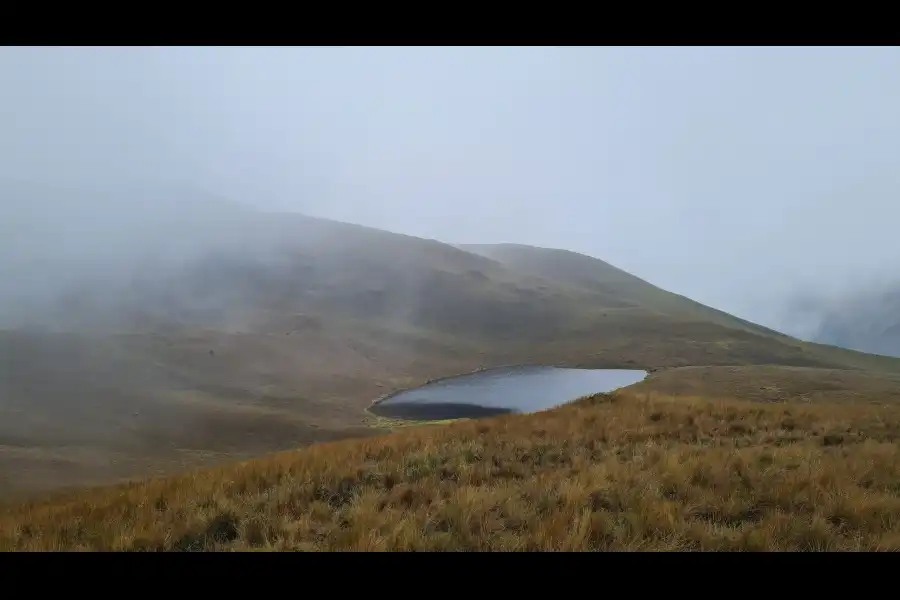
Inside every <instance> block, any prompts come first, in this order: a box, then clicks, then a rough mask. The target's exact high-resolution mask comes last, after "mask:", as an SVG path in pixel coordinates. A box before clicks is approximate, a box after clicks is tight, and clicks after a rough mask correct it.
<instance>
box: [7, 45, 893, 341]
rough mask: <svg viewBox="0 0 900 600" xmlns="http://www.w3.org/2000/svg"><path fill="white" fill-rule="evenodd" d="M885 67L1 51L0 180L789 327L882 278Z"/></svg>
mask: <svg viewBox="0 0 900 600" xmlns="http://www.w3.org/2000/svg"><path fill="white" fill-rule="evenodd" d="M898 67H900V49H897V48H852V47H829V48H801V47H785V48H770V47H750V48H739V47H721V48H715V47H696V48H692V47H677V48H662V47H653V48H643V47H628V48H609V47H583V48H568V47H566V48H557V47H524V48H504V47H490V48H472V47H450V48H441V47H425V48H404V47H398V48H392V47H376V48H364V47H340V48H277V47H263V48H250V47H223V48H203V47H185V48H141V47H123V48H112V47H105V48H41V47H29V48H11V47H7V48H4V49H3V50H2V52H0V76H2V77H3V80H4V83H5V87H4V94H3V95H2V96H0V125H2V130H3V132H4V135H3V136H2V137H0V157H2V160H0V184H2V185H4V186H11V185H17V183H16V182H19V183H18V184H21V182H26V185H27V182H28V181H38V182H42V184H46V185H53V183H52V182H53V181H61V182H65V181H67V180H68V181H81V182H86V183H90V184H93V185H97V186H99V187H101V188H109V189H117V188H122V187H127V186H131V187H132V188H135V187H141V186H143V185H151V186H152V185H159V186H167V187H172V188H175V189H181V188H185V189H193V190H201V191H203V192H205V193H209V194H211V195H213V196H216V197H222V198H226V199H229V200H233V201H237V202H240V203H244V204H247V205H250V206H253V207H255V208H258V209H261V210H289V211H297V212H302V213H305V214H309V215H312V216H320V217H326V218H331V219H337V220H343V221H348V222H352V223H358V224H362V225H368V226H372V227H378V228H382V229H388V230H391V231H396V232H398V233H405V234H411V235H416V236H421V237H426V238H434V239H438V240H441V241H445V242H449V243H502V242H508V243H521V244H530V245H536V246H545V247H556V248H565V249H568V250H572V251H575V252H580V253H584V254H588V255H591V256H594V257H597V258H600V259H602V260H605V261H608V262H610V263H612V264H614V265H616V266H618V267H620V268H622V269H625V270H627V271H629V272H631V273H633V274H635V275H637V276H639V277H642V278H644V279H647V280H648V281H650V282H652V283H654V284H656V285H659V286H661V287H663V288H666V289H668V290H670V291H673V292H676V293H679V294H684V295H686V296H689V297H691V298H693V299H695V300H697V301H700V302H703V303H706V304H709V305H712V306H715V307H716V308H720V309H722V310H726V311H728V312H731V313H734V314H736V315H738V316H741V317H744V318H748V319H751V320H754V321H757V322H759V323H761V324H764V325H768V326H773V327H776V328H780V329H782V330H785V331H787V332H788V333H793V334H800V335H802V334H803V332H802V331H801V330H802V329H803V328H804V327H806V326H805V325H803V324H802V323H800V320H801V316H802V314H801V313H803V312H804V310H803V309H802V306H801V305H798V304H797V302H796V298H797V297H798V296H799V297H800V298H801V299H802V298H803V297H809V298H813V299H815V298H817V297H820V296H823V295H828V294H833V293H840V292H842V291H845V290H846V289H849V288H850V287H852V286H854V285H856V284H857V283H858V282H860V281H869V280H872V281H877V280H878V279H879V278H885V277H893V273H894V272H895V271H896V269H897V267H898V266H900V241H894V240H895V239H896V237H895V236H894V235H893V233H894V222H895V220H896V216H898V215H897V210H898V209H896V208H892V207H893V206H894V203H892V200H893V197H894V196H896V195H897V193H898V192H900V173H898V172H897V170H896V167H895V165H896V164H897V161H898V159H900V113H898V112H897V110H896V107H897V106H900V68H898ZM7 189H8V188H7ZM11 196H12V195H10V196H4V197H3V200H2V201H3V205H2V209H3V212H4V214H5V215H8V216H11V217H12V218H9V219H8V223H12V222H15V220H16V218H17V217H18V216H20V215H23V214H26V213H27V211H26V210H25V209H26V208H27V205H28V201H23V200H22V199H21V197H20V196H16V197H11ZM109 201H111V202H116V199H112V200H109ZM133 206H135V205H129V206H127V207H120V208H122V211H121V212H122V214H130V215H131V219H132V220H133V221H134V223H136V225H135V227H138V228H139V227H140V223H141V219H142V218H143V217H142V216H141V215H142V213H141V212H140V211H137V210H134V211H132V208H133ZM101 212H102V211H101V208H100V205H99V204H98V205H97V209H96V210H94V211H90V212H89V213H88V214H85V213H66V217H65V220H63V219H62V217H61V218H60V231H64V230H65V231H77V232H80V233H81V236H80V239H85V238H86V237H87V233H86V232H89V231H100V230H102V228H103V217H102V215H101ZM82 219H83V220H82ZM92 228H93V229H92ZM76 237H77V236H76ZM95 239H97V240H101V239H105V238H102V236H98V237H96V238H95ZM53 241H55V243H56V245H55V246H51V247H48V248H45V250H46V251H47V252H58V253H59V254H67V253H69V252H70V251H71V250H72V249H73V248H75V247H76V246H78V247H79V249H80V250H83V251H84V252H87V251H88V250H86V249H82V248H80V243H79V244H74V242H72V243H67V242H66V241H65V238H64V237H59V238H55V239H54V240H53ZM116 243H117V244H118V245H117V246H116V248H117V249H121V248H124V247H126V246H127V245H128V244H130V243H132V240H130V239H122V240H120V241H118V242H116ZM134 243H136V242H134ZM67 244H68V245H67ZM108 250H109V248H107V247H104V246H103V245H102V242H99V241H98V242H97V247H96V248H94V249H93V251H96V252H98V253H103V252H108ZM8 268H12V267H9V266H8ZM797 306H801V308H799V309H798V308H797ZM791 311H794V312H793V313H792V312H791ZM792 314H793V315H794V316H791V315H792ZM786 319H790V322H786V321H785V320H786Z"/></svg>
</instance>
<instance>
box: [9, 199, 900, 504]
mask: <svg viewBox="0 0 900 600" xmlns="http://www.w3.org/2000/svg"><path fill="white" fill-rule="evenodd" d="M204 207H205V211H206V212H204V211H192V212H190V213H189V218H187V217H186V218H185V219H175V218H172V217H171V215H170V216H169V217H167V218H162V217H159V218H155V220H153V221H152V222H153V223H156V224H157V225H155V226H159V227H163V226H165V231H164V233H165V234H166V235H162V233H160V234H159V235H158V236H157V243H159V242H160V241H161V240H167V239H184V238H189V239H190V244H188V243H184V244H182V246H181V247H180V250H179V251H180V252H183V255H181V256H183V257H184V260H177V261H175V262H168V263H166V262H161V263H153V265H151V266H148V267H147V268H146V269H143V268H142V269H137V270H126V271H123V272H126V273H127V274H128V279H126V280H122V281H120V282H119V283H117V281H118V280H116V279H115V278H114V277H106V278H99V279H83V280H79V281H80V284H79V287H76V288H74V289H70V290H68V291H66V293H59V294H58V295H56V296H55V297H54V299H55V300H56V304H55V305H54V310H52V311H50V312H48V313H41V314H42V315H45V316H47V319H46V320H39V322H41V323H44V324H45V325H46V326H47V328H48V330H46V331H43V332H41V331H37V330H34V329H21V328H18V329H16V330H6V331H3V330H0V361H2V364H3V365H4V368H5V369H6V370H5V371H4V376H3V377H0V417H2V418H0V495H11V494H17V493H26V492H34V491H42V490H50V489H55V488H59V487H62V486H70V485H84V484H96V483H102V482H108V481H113V480H116V479H119V478H123V477H131V476H142V475H148V474H168V473H174V472H178V471H181V470H184V469H185V468H189V467H196V466H202V465H212V464H218V463H222V462H226V461H229V460H238V459H245V458H248V457H252V456H258V455H261V454H266V453H269V452H273V451H278V450H285V449H289V448H295V447H298V446H302V445H306V444H308V443H311V442H319V441H329V440H334V439H337V438H341V437H356V436H364V435H371V434H372V429H371V428H369V427H367V426H366V423H365V419H366V415H365V408H366V407H367V406H368V405H369V404H370V403H371V401H372V400H373V399H374V398H376V397H378V396H381V395H383V394H385V393H387V392H391V391H395V390H398V389H402V388H406V387H411V386H415V385H418V384H421V383H424V382H425V381H427V380H429V379H432V378H435V377H442V376H447V375H453V374H457V373H463V372H468V371H472V370H474V369H477V368H484V367H491V366H498V365H505V364H513V363H533V364H547V365H559V366H582V367H620V368H621V367H626V368H627V367H641V368H658V367H680V366H687V365H744V364H782V365H793V366H797V367H823V368H859V369H870V370H883V371H893V372H900V360H896V359H888V358H884V357H876V356H872V355H864V354H859V353H854V352H850V351H843V350H839V349H836V348H831V347H827V346H818V345H812V344H805V343H802V342H799V341H797V340H793V339H791V338H788V337H786V336H781V335H779V334H775V333H774V332H770V331H768V330H764V329H762V328H755V327H750V326H747V325H745V324H744V322H742V321H740V320H738V319H735V318H733V317H730V316H728V315H725V314H724V313H719V312H718V311H714V310H713V309H710V308H707V307H703V306H701V305H699V304H696V303H692V302H690V301H688V300H686V299H683V298H681V297H680V296H675V295H673V294H669V293H668V292H665V291H664V290H660V289H659V288H656V287H654V286H652V285H650V284H648V283H646V282H643V281H642V280H640V279H637V278H634V277H632V276H630V275H628V274H627V273H624V272H622V271H620V270H617V269H615V268H613V267H611V266H609V265H607V264H606V263H603V262H602V261H599V260H596V259H592V258H589V257H584V256H582V255H576V254H574V253H569V252H562V251H556V250H542V249H533V248H532V249H528V250H527V252H520V251H519V250H520V249H519V250H516V251H515V252H513V253H512V254H513V255H514V257H515V260H512V259H510V258H509V256H507V253H503V252H501V253H496V252H494V253H493V257H488V256H483V255H481V254H479V253H473V252H469V251H468V250H464V249H460V248H456V247H453V246H450V245H447V244H443V243H440V242H436V241H433V240H424V239H420V238H415V237H410V236H404V235H398V234H394V233H390V232H386V231H381V230H377V229H371V228H366V227H361V226H357V225H351V224H346V223H338V222H334V221H328V220H323V219H314V218H310V217H305V216H303V215H296V214H288V215H271V214H263V213H253V212H250V211H243V210H237V209H229V210H227V211H222V212H221V213H218V212H213V213H211V214H210V213H209V212H208V209H209V205H207V204H205V205H204ZM160 224H161V225H160ZM160 232H163V230H162V229H161V230H160ZM145 237H146V238H147V240H149V241H147V243H150V242H152V241H153V240H152V239H151V238H152V236H149V234H145ZM148 247H149V248H151V249H152V248H155V246H152V245H151V246H148ZM170 250H171V249H170ZM478 250H479V252H482V253H486V252H485V250H484V248H480V249H478ZM488 254H491V253H488ZM141 264H143V263H141ZM120 267H121V265H120ZM120 267H117V268H120ZM104 268H107V271H105V272H106V273H107V274H112V275H116V274H119V275H121V273H120V272H118V271H114V270H109V269H112V267H109V266H108V265H107V266H106V267H104ZM592 281H593V282H594V283H592ZM122 282H125V283H122ZM126 283H127V285H126ZM51 317H52V318H51Z"/></svg>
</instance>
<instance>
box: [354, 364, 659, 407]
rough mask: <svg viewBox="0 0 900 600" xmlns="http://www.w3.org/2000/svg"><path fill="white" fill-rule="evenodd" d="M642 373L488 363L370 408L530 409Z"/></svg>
mask: <svg viewBox="0 0 900 600" xmlns="http://www.w3.org/2000/svg"><path fill="white" fill-rule="evenodd" d="M646 375H647V373H646V372H644V371H632V370H622V369H560V368H556V367H510V368H503V369H492V370H490V371H483V372H481V373H473V374H470V375H461V376H459V377H454V378H451V379H445V380H443V381H437V382H434V383H429V384H427V385H424V386H422V387H419V388H415V389H412V390H407V391H405V392H401V393H399V394H397V395H396V396H393V397H391V398H389V399H387V400H385V401H383V402H381V403H379V404H376V405H375V406H373V407H372V409H371V410H372V412H373V413H375V414H379V415H382V416H386V417H393V418H402V419H423V420H429V419H432V420H433V419H454V418H463V417H470V418H471V417H480V416H489V415H494V414H503V413H510V412H515V413H530V412H537V411H541V410H547V409H549V408H553V407H555V406H559V405H561V404H565V403H567V402H571V401H573V400H575V399H577V398H580V397H582V396H587V395H589V394H597V393H600V392H611V391H613V390H616V389H618V388H622V387H626V386H629V385H632V384H634V383H638V382H639V381H642V380H643V379H644V377H646Z"/></svg>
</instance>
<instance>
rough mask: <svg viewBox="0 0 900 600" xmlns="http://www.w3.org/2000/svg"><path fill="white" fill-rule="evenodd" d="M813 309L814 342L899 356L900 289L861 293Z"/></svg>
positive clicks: (899, 287)
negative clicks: (816, 313) (815, 311)
mask: <svg viewBox="0 0 900 600" xmlns="http://www.w3.org/2000/svg"><path fill="white" fill-rule="evenodd" d="M817 308H818V309H819V311H820V320H819V326H818V328H817V330H816V332H815V333H814V335H813V339H815V340H816V341H818V342H822V343H825V344H834V345H838V346H843V347H845V348H852V349H854V350H860V351H863V352H877V353H880V354H887V355H890V356H900V285H898V286H895V287H892V288H886V289H880V290H864V291H861V292H858V293H856V294H854V295H852V296H850V297H845V298H842V299H840V300H836V301H833V302H830V303H823V305H822V306H820V307H817Z"/></svg>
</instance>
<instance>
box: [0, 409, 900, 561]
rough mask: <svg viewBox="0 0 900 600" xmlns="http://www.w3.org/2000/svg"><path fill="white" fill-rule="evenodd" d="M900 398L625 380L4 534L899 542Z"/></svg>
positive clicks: (382, 546)
mask: <svg viewBox="0 0 900 600" xmlns="http://www.w3.org/2000/svg"><path fill="white" fill-rule="evenodd" d="M898 437H900V408H897V407H887V408H884V407H874V406H870V405H838V404H834V405H821V406H820V405H798V404H791V403H782V404H761V403H752V402H742V401H737V400H723V401H711V400H706V399H703V398H675V397H671V396H662V395H655V394H646V395H633V394H628V393H624V392H619V393H615V394H610V395H598V396H593V397H590V398H585V399H582V400H580V401H578V402H576V403H574V404H571V405H568V406H564V407H562V408H558V409H555V410H551V411H547V412H543V413H538V414H534V415H509V416H502V417H498V418H493V419H488V420H483V421H461V422H456V423H451V424H448V425H444V426H438V427H423V428H410V429H406V430H403V431H400V432H397V433H393V434H390V435H385V436H383V437H378V438H369V439H363V440H355V441H354V440H349V441H342V442H336V443H330V444H322V445H319V446H313V447H311V448H309V449H306V450H303V451H297V452H289V453H282V454H279V455H275V456H272V457H270V458H267V459H263V460H255V461H250V462H246V463H242V464H238V465H235V466H232V467H228V468H217V469H212V470H206V471H200V472H195V473H190V474H186V475H183V476H179V477H175V478H169V479H160V480H150V481H145V482H141V483H136V484H130V485H125V486H117V487H109V488H100V489H94V490H86V491H82V492H78V493H74V494H68V495H63V496H59V497H56V498H53V499H49V500H46V501H42V502H37V503H31V504H26V505H17V506H11V507H8V508H6V509H3V510H2V511H0V549H3V550H59V549H65V550H898V549H900V449H898V446H897V444H896V442H897V440H898Z"/></svg>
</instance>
